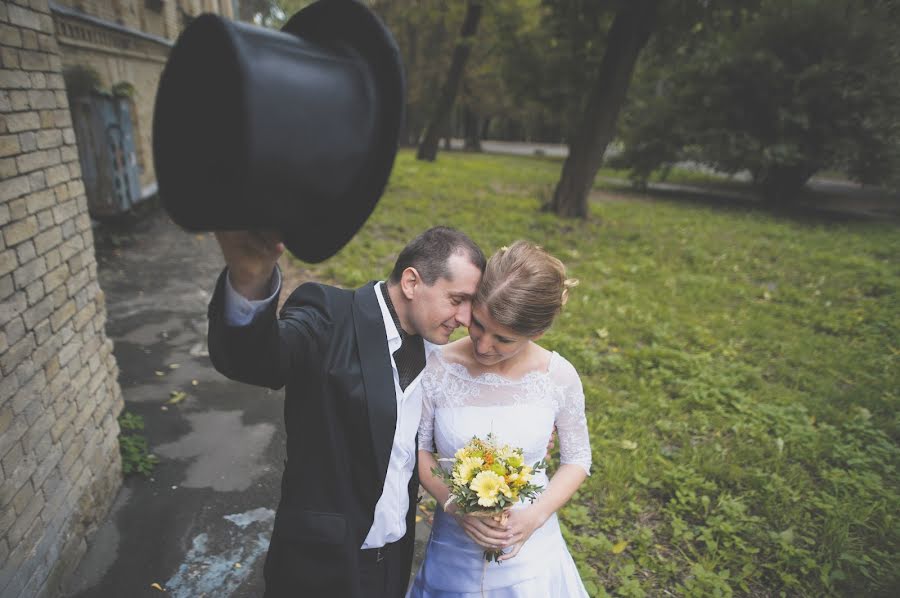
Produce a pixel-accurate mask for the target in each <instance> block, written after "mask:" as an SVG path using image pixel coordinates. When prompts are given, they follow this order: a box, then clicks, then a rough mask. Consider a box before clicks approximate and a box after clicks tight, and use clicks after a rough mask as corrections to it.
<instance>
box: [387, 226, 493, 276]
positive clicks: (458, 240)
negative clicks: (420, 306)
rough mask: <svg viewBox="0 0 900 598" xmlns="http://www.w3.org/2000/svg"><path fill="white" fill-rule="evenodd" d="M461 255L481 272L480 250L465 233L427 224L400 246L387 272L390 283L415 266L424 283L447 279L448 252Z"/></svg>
mask: <svg viewBox="0 0 900 598" xmlns="http://www.w3.org/2000/svg"><path fill="white" fill-rule="evenodd" d="M456 254H459V255H464V256H465V257H467V258H468V259H469V261H470V262H471V263H472V265H473V266H475V267H477V268H478V269H479V270H481V271H482V272H484V267H485V263H486V261H487V260H485V257H484V253H482V251H481V248H479V247H478V245H476V244H475V242H474V241H473V240H472V239H470V238H469V236H468V235H466V234H465V233H462V232H460V231H458V230H456V229H455V228H450V227H449V226H435V227H434V228H430V229H428V230H427V231H425V232H424V233H422V234H421V235H419V236H418V237H416V238H415V239H413V240H412V241H410V242H409V244H407V246H406V247H404V248H403V251H401V252H400V255H399V256H397V261H396V262H395V263H394V270H393V271H392V272H391V277H390V282H391V284H397V283H399V282H400V278H401V276H403V271H404V270H406V269H407V268H410V267H412V268H415V269H416V271H417V272H418V273H419V276H421V277H422V280H423V281H424V282H425V284H427V285H428V286H431V285H433V284H434V283H435V282H437V280H438V279H439V278H445V279H447V280H450V278H451V274H450V269H449V268H448V266H447V262H448V260H449V259H450V256H451V255H456Z"/></svg>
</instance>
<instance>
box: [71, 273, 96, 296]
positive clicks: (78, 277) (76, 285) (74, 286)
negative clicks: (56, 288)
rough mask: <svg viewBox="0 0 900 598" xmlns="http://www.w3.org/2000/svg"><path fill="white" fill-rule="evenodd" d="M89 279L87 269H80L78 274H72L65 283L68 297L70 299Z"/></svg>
mask: <svg viewBox="0 0 900 598" xmlns="http://www.w3.org/2000/svg"><path fill="white" fill-rule="evenodd" d="M90 279H91V276H90V273H89V272H88V269H87V268H82V269H81V270H79V271H78V272H75V273H73V274H72V276H71V277H70V278H69V280H68V281H66V291H67V292H68V293H69V296H70V297H71V296H73V295H74V294H75V293H77V292H78V291H80V290H81V289H83V288H84V287H85V285H87V283H88V281H90Z"/></svg>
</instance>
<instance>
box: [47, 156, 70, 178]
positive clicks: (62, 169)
mask: <svg viewBox="0 0 900 598" xmlns="http://www.w3.org/2000/svg"><path fill="white" fill-rule="evenodd" d="M54 151H56V150H54ZM69 171H70V168H69V166H68V165H66V164H60V165H59V166H54V167H53V168H48V169H47V171H46V174H47V185H48V186H49V187H54V186H56V185H59V184H60V183H65V182H66V181H68V180H69V179H70V178H72V177H71V176H70V174H69Z"/></svg>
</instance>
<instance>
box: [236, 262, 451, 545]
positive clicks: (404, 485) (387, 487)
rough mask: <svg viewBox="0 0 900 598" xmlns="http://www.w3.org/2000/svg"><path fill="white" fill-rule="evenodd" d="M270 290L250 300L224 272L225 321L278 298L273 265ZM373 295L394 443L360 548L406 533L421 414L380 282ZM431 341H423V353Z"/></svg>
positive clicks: (249, 316) (241, 320) (242, 318)
mask: <svg viewBox="0 0 900 598" xmlns="http://www.w3.org/2000/svg"><path fill="white" fill-rule="evenodd" d="M271 290H272V294H271V295H270V296H269V297H268V298H266V299H262V300H259V301H250V300H248V299H246V298H245V297H243V296H242V295H240V294H238V292H237V291H235V290H234V287H232V286H231V278H230V277H228V276H226V284H225V321H226V322H227V323H228V325H230V326H246V325H247V324H249V323H250V322H252V321H253V318H254V317H256V315H257V314H258V313H260V312H261V311H262V310H264V309H265V308H266V306H267V305H269V304H270V303H271V302H272V301H274V300H276V299H277V298H278V294H279V292H280V290H281V272H279V271H278V270H277V268H276V275H275V276H273V277H272V287H271ZM375 290H376V292H375V296H376V297H377V298H378V306H379V307H380V308H381V316H382V318H383V319H384V330H385V333H386V335H387V349H388V354H389V355H390V356H391V370H392V373H393V377H394V393H395V395H396V397H397V425H396V427H395V428H394V444H393V446H392V447H391V458H390V461H389V462H388V469H387V476H386V477H385V479H384V490H383V491H382V493H381V497H380V498H379V499H378V502H377V503H376V505H375V520H374V521H373V523H372V528H371V529H370V530H369V533H368V535H367V536H366V539H365V541H364V542H363V545H362V546H361V547H360V548H378V547H381V546H384V545H385V544H390V543H391V542H396V541H397V540H399V539H400V538H402V537H403V536H404V535H405V534H406V513H407V511H408V510H409V494H408V492H407V489H408V487H409V480H410V477H411V476H412V472H413V467H415V464H416V432H417V431H418V429H419V419H420V418H421V416H422V391H421V385H420V384H419V380H420V379H421V377H422V375H421V373H420V374H419V375H418V376H416V378H415V379H414V380H413V381H412V382H411V383H410V384H409V386H407V387H406V390H402V389H401V388H400V374H399V373H398V371H397V364H396V363H395V362H394V351H396V350H397V349H399V348H400V345H401V344H402V343H401V340H400V332H399V331H398V330H397V326H396V325H395V324H394V320H393V318H391V312H390V311H388V308H387V304H386V303H385V301H384V296H383V295H382V293H386V292H387V286H386V285H385V283H384V282H379V283H378V284H377V285H375ZM433 348H434V345H432V344H431V343H429V342H428V341H425V354H426V355H427V354H428V353H429V352H430V351H431V350H432V349H433Z"/></svg>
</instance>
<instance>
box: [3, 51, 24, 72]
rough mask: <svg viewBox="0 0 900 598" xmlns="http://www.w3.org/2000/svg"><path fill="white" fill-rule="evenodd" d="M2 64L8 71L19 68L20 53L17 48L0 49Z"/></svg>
mask: <svg viewBox="0 0 900 598" xmlns="http://www.w3.org/2000/svg"><path fill="white" fill-rule="evenodd" d="M0 64H2V65H3V68H7V69H17V68H19V51H18V50H16V49H15V48H4V47H0Z"/></svg>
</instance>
